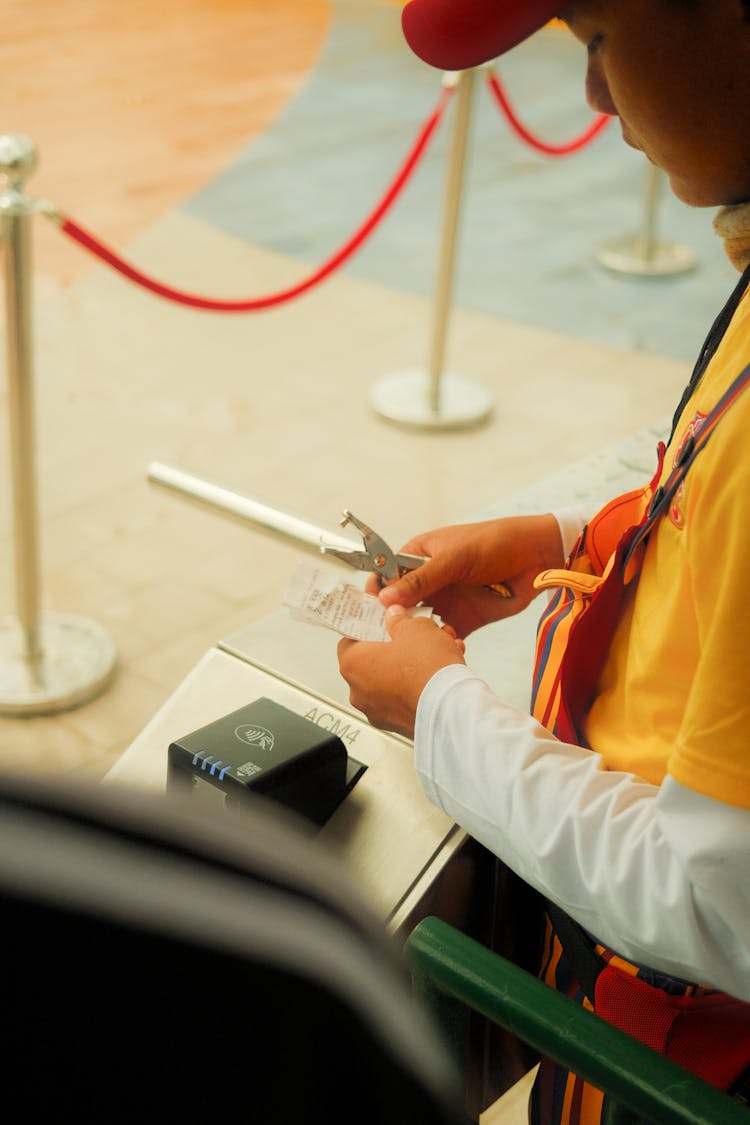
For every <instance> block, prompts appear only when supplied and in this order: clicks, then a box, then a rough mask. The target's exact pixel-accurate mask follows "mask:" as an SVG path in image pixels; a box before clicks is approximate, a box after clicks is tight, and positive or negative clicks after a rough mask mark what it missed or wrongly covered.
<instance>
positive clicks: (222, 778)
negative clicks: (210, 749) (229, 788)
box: [219, 766, 232, 781]
mask: <svg viewBox="0 0 750 1125" xmlns="http://www.w3.org/2000/svg"><path fill="white" fill-rule="evenodd" d="M231 768H232V767H231V766H224V769H223V770H222V771H221V773H220V774H219V781H223V780H224V774H225V773H226V772H227V770H231Z"/></svg>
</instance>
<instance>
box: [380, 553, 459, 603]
mask: <svg viewBox="0 0 750 1125" xmlns="http://www.w3.org/2000/svg"><path fill="white" fill-rule="evenodd" d="M452 580H453V579H452V577H451V575H450V573H449V571H448V568H447V566H446V564H445V563H444V562H443V561H441V559H440V558H435V559H428V560H427V562H426V563H423V564H422V566H418V567H417V568H416V569H415V570H410V571H408V573H406V574H404V575H403V576H402V577H401V578H399V579H398V580H397V581H396V582H390V583H389V584H388V585H387V586H384V587H383V589H382V590H381V591H380V593H379V595H378V597H379V598H380V600H381V602H382V603H383V605H384V606H392V605H401V606H403V607H404V608H405V609H411V608H412V606H415V605H419V603H420V602H423V601H425V599H426V598H429V597H430V595H431V594H434V593H435V591H436V590H442V589H443V587H444V586H447V585H449V584H450V582H451V581H452Z"/></svg>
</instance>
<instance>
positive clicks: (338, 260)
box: [60, 88, 452, 312]
mask: <svg viewBox="0 0 750 1125" xmlns="http://www.w3.org/2000/svg"><path fill="white" fill-rule="evenodd" d="M451 93H452V90H451V89H450V88H444V89H443V91H442V93H441V96H440V100H439V101H438V104H437V106H436V107H435V109H434V110H433V112H432V114H431V115H430V117H429V118H428V119H427V121H426V122H425V124H424V125H423V126H422V129H421V130H420V132H419V135H418V136H417V139H416V142H415V143H414V145H413V147H412V149H411V151H410V152H409V154H408V156H407V158H406V160H405V161H404V163H403V165H402V166H401V168H400V170H399V172H398V173H397V175H396V178H395V179H394V181H393V183H392V184H391V186H390V187H389V189H388V191H387V192H386V193H385V195H384V196H383V198H382V199H381V201H380V203H379V204H378V205H377V207H376V208H375V210H374V211H373V212H372V214H371V215H370V216H369V218H367V219H366V220H365V222H364V223H363V224H362V226H361V227H360V228H359V230H357V231H356V232H355V233H354V234H353V235H352V237H351V238H350V239H349V240H348V241H347V242H346V243H345V244H344V245H343V246H342V247H341V248H340V249H339V250H338V251H337V252H336V253H335V254H334V255H333V256H332V257H331V258H329V259H328V261H327V262H325V263H324V264H323V265H322V266H321V267H320V268H319V269H318V270H316V271H315V272H314V273H313V274H311V275H310V277H308V278H306V279H305V280H304V281H301V282H299V283H298V284H297V285H293V286H291V287H290V288H289V289H284V290H281V292H279V293H273V294H270V295H269V296H266V297H255V298H252V299H250V300H238V301H233V300H214V299H212V298H208V297H199V296H196V295H195V294H192V293H184V292H182V291H180V290H178V289H173V288H172V287H171V286H169V285H163V284H162V283H161V282H159V281H155V280H154V279H153V278H150V277H148V276H147V275H146V274H145V273H142V272H141V270H138V269H136V268H135V266H132V265H130V264H129V263H128V262H126V261H125V260H124V259H123V258H121V257H120V256H119V254H117V253H115V251H114V250H111V249H109V247H107V246H105V245H104V244H103V243H102V242H100V241H99V239H97V238H95V237H94V235H92V234H90V233H89V232H88V231H85V230H84V229H83V228H82V227H80V226H79V225H78V224H77V223H74V222H73V220H72V219H70V218H68V217H67V216H63V219H62V222H61V223H60V229H61V230H62V231H64V232H65V234H67V235H69V236H70V237H71V238H73V239H75V241H76V242H78V243H80V245H81V246H84V247H85V248H86V249H87V250H90V251H91V253H92V254H95V255H96V256H97V257H98V258H100V259H101V260H102V261H103V262H106V263H107V265H110V266H112V267H113V268H114V269H116V270H117V271H118V272H119V273H121V274H123V275H124V276H125V277H127V278H129V279H130V280H131V281H134V282H136V283H137V284H138V285H142V286H143V287H144V288H145V289H149V290H150V291H151V292H152V293H156V294H158V296H160V297H166V298H167V299H168V300H170V301H176V302H178V303H179V304H182V305H190V306H191V307H192V308H196V309H209V310H210V311H212V312H255V311H256V310H258V309H267V308H270V307H271V306H272V305H278V304H281V303H282V302H283V301H288V300H290V299H291V298H292V297H297V296H299V294H300V293H304V292H305V291H306V290H307V289H311V288H312V287H313V286H314V285H317V284H318V282H320V281H322V280H323V279H324V278H326V277H328V276H329V274H331V273H333V271H334V270H335V269H337V268H338V267H339V266H341V265H343V263H344V262H345V261H347V259H348V258H350V257H351V256H352V254H353V253H354V252H355V250H357V249H358V248H359V247H360V246H361V245H362V243H363V242H364V241H365V239H366V238H367V237H368V235H370V234H371V233H372V231H373V230H374V229H375V227H376V226H377V224H378V223H379V222H380V220H381V219H382V218H383V216H384V215H385V214H386V212H387V211H388V210H389V208H390V207H391V206H392V205H393V203H395V201H396V199H397V197H398V195H399V194H400V192H401V189H402V188H403V187H404V185H405V184H406V181H407V180H408V179H409V176H410V175H411V173H412V172H413V171H414V169H415V167H416V166H417V163H418V162H419V160H420V158H421V157H422V156H423V155H424V152H425V150H426V148H427V145H428V143H429V141H430V140H431V138H432V135H433V133H434V132H435V129H436V128H437V126H438V124H439V123H440V119H441V118H442V116H443V112H444V110H445V107H446V105H447V103H448V100H449V98H450V95H451Z"/></svg>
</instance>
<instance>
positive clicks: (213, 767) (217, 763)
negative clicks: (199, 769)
mask: <svg viewBox="0 0 750 1125" xmlns="http://www.w3.org/2000/svg"><path fill="white" fill-rule="evenodd" d="M220 765H221V758H219V760H218V762H214V764H213V765H212V766H211V777H213V775H214V774H215V773H216V771H217V769H218V768H219V766H220Z"/></svg>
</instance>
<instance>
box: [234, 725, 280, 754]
mask: <svg viewBox="0 0 750 1125" xmlns="http://www.w3.org/2000/svg"><path fill="white" fill-rule="evenodd" d="M234 736H235V738H238V739H239V740H240V742H246V743H247V745H248V746H257V747H258V748H259V749H260V750H266V751H269V752H270V751H271V750H273V746H274V742H275V741H276V740H275V738H274V736H273V733H272V732H271V731H270V730H266V728H265V727H259V726H256V724H255V723H241V724H240V726H238V727H235V729H234Z"/></svg>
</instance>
